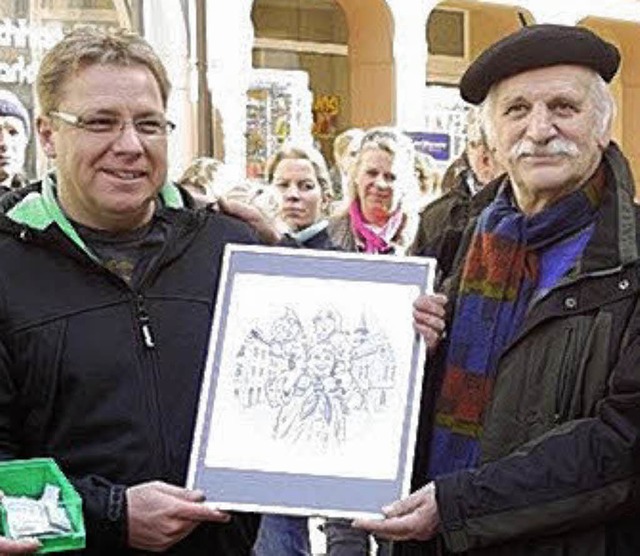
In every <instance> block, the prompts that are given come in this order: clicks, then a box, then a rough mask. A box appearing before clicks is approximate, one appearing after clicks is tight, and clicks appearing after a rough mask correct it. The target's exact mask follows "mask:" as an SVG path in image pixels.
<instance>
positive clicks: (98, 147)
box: [38, 65, 167, 231]
mask: <svg viewBox="0 0 640 556" xmlns="http://www.w3.org/2000/svg"><path fill="white" fill-rule="evenodd" d="M57 111H58V112H64V113H67V114H72V115H75V116H80V117H81V118H82V119H83V120H84V121H92V122H94V121H101V119H103V120H104V121H109V120H113V119H114V118H115V119H117V120H119V121H121V122H122V123H123V127H122V129H118V130H116V131H114V132H108V133H97V132H93V131H90V130H88V129H82V128H79V127H75V126H73V125H71V124H68V123H66V122H64V121H59V119H58V118H54V117H50V118H42V119H40V121H39V122H38V132H39V134H40V140H41V142H42V145H43V148H44V150H45V152H46V153H47V155H49V156H50V157H51V158H54V159H55V164H56V167H57V171H58V179H59V183H58V195H59V199H60V203H61V205H62V207H63V209H64V210H65V212H66V213H67V214H68V215H69V217H71V218H72V219H73V220H75V221H77V222H80V223H81V224H84V225H85V226H89V227H92V228H96V229H103V230H110V231H119V230H127V229H135V228H137V227H139V226H142V225H143V224H145V223H146V222H148V221H149V220H150V219H151V217H152V215H153V210H154V199H155V197H156V195H157V193H158V190H159V189H160V188H161V187H162V184H163V183H164V179H165V176H166V173H167V137H166V136H164V135H157V136H156V135H146V134H144V133H142V134H141V133H138V132H137V131H136V129H135V128H134V127H133V125H132V121H133V120H136V121H142V120H144V121H160V120H162V119H163V115H164V106H163V102H162V96H161V94H160V87H159V86H158V83H157V81H156V79H155V78H154V76H153V74H152V73H151V71H149V69H148V68H146V67H144V66H142V65H140V66H113V65H92V66H89V67H87V68H85V69H82V70H80V71H79V72H78V73H77V74H76V75H74V76H72V77H70V78H69V79H68V80H67V81H66V82H65V83H64V84H63V86H62V95H61V100H60V103H59V105H58V107H57Z"/></svg>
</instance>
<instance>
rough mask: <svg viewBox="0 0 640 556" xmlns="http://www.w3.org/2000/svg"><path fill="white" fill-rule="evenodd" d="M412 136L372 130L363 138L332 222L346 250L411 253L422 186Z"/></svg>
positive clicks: (336, 237)
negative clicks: (415, 170) (341, 201)
mask: <svg viewBox="0 0 640 556" xmlns="http://www.w3.org/2000/svg"><path fill="white" fill-rule="evenodd" d="M414 157H415V151H414V148H413V144H412V143H411V139H409V137H408V136H407V135H405V134H404V133H402V132H401V131H398V130H396V129H393V128H382V127H381V128H373V129H371V130H369V131H368V132H367V133H366V134H365V136H364V137H363V139H362V143H361V146H360V151H359V153H358V155H357V158H356V161H355V163H354V165H353V169H352V174H351V177H350V180H349V184H348V191H347V197H346V203H347V204H346V205H345V206H344V208H343V210H342V211H339V212H338V213H337V214H336V216H334V217H333V218H332V220H331V221H330V223H329V227H328V230H327V231H328V233H329V237H330V238H331V241H332V243H333V244H334V245H336V246H338V247H340V248H341V249H344V250H345V251H360V252H364V253H382V254H387V253H391V254H399V255H404V254H408V252H409V249H410V247H411V244H412V243H413V239H414V237H415V233H416V229H417V224H418V209H419V203H418V199H419V186H418V181H417V179H416V176H415V173H414Z"/></svg>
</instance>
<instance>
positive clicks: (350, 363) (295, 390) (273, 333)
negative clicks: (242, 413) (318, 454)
mask: <svg viewBox="0 0 640 556" xmlns="http://www.w3.org/2000/svg"><path fill="white" fill-rule="evenodd" d="M342 321H343V319H342V315H341V314H340V312H339V311H337V310H335V309H333V308H323V309H320V310H318V311H317V312H316V313H315V314H314V316H313V318H312V319H311V321H310V323H309V326H308V327H307V328H305V327H304V326H303V323H302V321H301V319H300V318H299V316H298V314H297V313H296V311H295V310H294V309H292V308H291V307H285V308H284V310H282V311H280V314H278V316H275V317H274V318H273V319H270V320H269V319H268V320H267V322H266V323H263V324H262V326H258V325H256V326H253V327H252V328H251V330H250V332H249V333H248V335H247V337H246V339H245V340H244V342H243V344H242V346H241V348H240V349H239V351H238V353H237V357H236V369H235V375H234V379H235V385H234V386H235V395H236V398H237V399H238V400H239V402H240V403H241V405H242V407H243V408H244V409H245V410H250V409H251V408H253V407H256V406H264V405H268V406H269V407H271V408H272V409H273V410H275V417H274V424H273V427H272V430H273V437H274V438H277V439H280V440H286V441H289V442H293V443H301V442H304V443H312V444H315V445H316V446H317V447H319V448H321V449H326V448H328V447H330V446H337V445H340V444H341V443H343V442H344V441H345V440H346V439H347V433H348V419H349V415H350V414H353V413H354V412H368V413H372V412H376V413H380V412H384V411H385V409H386V408H387V407H388V395H389V391H391V390H393V388H394V387H395V377H396V363H395V356H394V353H393V350H392V347H391V344H390V342H389V340H388V338H387V336H386V335H385V334H384V332H382V331H379V330H373V329H372V328H371V327H370V326H368V325H367V323H366V319H365V317H364V315H362V316H361V318H360V322H359V324H358V325H357V326H356V327H355V328H354V329H353V330H347V329H344V327H343V324H342Z"/></svg>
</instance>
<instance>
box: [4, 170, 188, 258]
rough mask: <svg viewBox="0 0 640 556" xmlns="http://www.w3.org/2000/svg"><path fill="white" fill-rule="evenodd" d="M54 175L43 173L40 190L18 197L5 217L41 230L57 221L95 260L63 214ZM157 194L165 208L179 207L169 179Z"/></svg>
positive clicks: (182, 204)
mask: <svg viewBox="0 0 640 556" xmlns="http://www.w3.org/2000/svg"><path fill="white" fill-rule="evenodd" d="M56 182H57V179H56V177H55V176H54V175H52V174H47V175H46V176H45V177H44V179H43V180H42V191H41V192H40V193H38V192H35V191H33V192H31V193H29V194H28V195H27V196H26V197H25V198H24V199H22V200H20V201H19V202H18V203H17V204H16V205H15V206H14V207H13V208H11V209H10V210H9V211H8V212H7V217H8V218H9V219H10V220H12V221H13V222H15V223H17V224H23V225H25V226H28V227H29V228H33V229H36V230H39V231H43V230H45V229H46V228H48V227H49V226H51V225H52V224H57V225H58V227H59V228H60V229H61V230H62V231H63V232H64V234H65V235H66V236H67V237H68V238H69V239H71V241H73V243H75V244H76V245H77V246H78V247H79V248H80V249H82V251H84V252H85V253H86V254H87V255H88V256H89V257H91V258H92V259H93V260H96V261H97V260H98V258H97V257H96V255H95V254H94V253H93V252H92V251H91V249H89V247H88V246H87V244H86V243H85V242H84V241H83V240H82V238H81V237H80V236H79V235H78V232H77V231H76V230H75V228H74V227H73V224H72V223H71V222H70V221H69V219H68V218H67V217H66V215H65V214H64V211H63V210H62V208H61V207H60V204H59V203H58V199H57V193H56V188H57V184H56ZM159 194H160V198H161V200H162V202H163V203H164V205H165V206H166V207H169V208H175V209H179V208H183V207H184V203H183V201H182V197H181V196H180V191H179V190H178V188H177V187H176V186H175V185H174V184H172V183H171V182H169V181H165V183H164V185H163V186H162V188H161V189H160V193H159Z"/></svg>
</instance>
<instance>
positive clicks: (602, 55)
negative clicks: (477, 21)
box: [460, 23, 620, 104]
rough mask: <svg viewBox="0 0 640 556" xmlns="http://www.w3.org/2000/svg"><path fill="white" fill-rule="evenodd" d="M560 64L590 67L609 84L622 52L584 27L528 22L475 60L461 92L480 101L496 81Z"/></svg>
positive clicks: (470, 99) (463, 80)
mask: <svg viewBox="0 0 640 556" xmlns="http://www.w3.org/2000/svg"><path fill="white" fill-rule="evenodd" d="M558 64H575V65H579V66H586V67H588V68H591V69H593V70H595V71H597V72H598V73H599V74H600V75H601V76H602V78H603V79H604V80H605V81H606V82H607V83H608V82H609V81H611V79H612V78H613V76H614V75H615V74H616V72H617V71H618V66H619V65H620V53H619V52H618V49H617V48H616V47H615V46H614V45H613V44H611V43H609V42H606V41H605V40H603V39H601V38H600V37H599V36H598V35H596V34H595V33H593V32H592V31H589V30H588V29H585V28H584V27H573V26H569V25H555V24H550V23H544V24H538V25H528V26H526V27H523V28H522V29H519V30H518V31H516V32H515V33H512V34H510V35H507V36H506V37H504V38H502V39H500V40H499V41H498V42H496V43H495V44H493V45H491V46H490V47H489V48H487V49H486V50H485V51H484V52H482V53H481V54H480V56H478V57H477V58H476V59H475V60H474V61H473V62H472V63H471V65H470V66H469V67H468V68H467V71H465V73H464V75H463V76H462V79H461V80H460V94H461V96H462V98H463V99H464V100H466V101H467V102H470V103H471V104H480V103H481V102H482V101H483V100H484V99H485V97H486V96H487V93H488V92H489V89H491V86H492V85H494V84H495V83H498V82H499V81H502V80H503V79H505V78H507V77H511V76H512V75H516V74H518V73H522V72H524V71H528V70H532V69H536V68H542V67H547V66H555V65H558Z"/></svg>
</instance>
